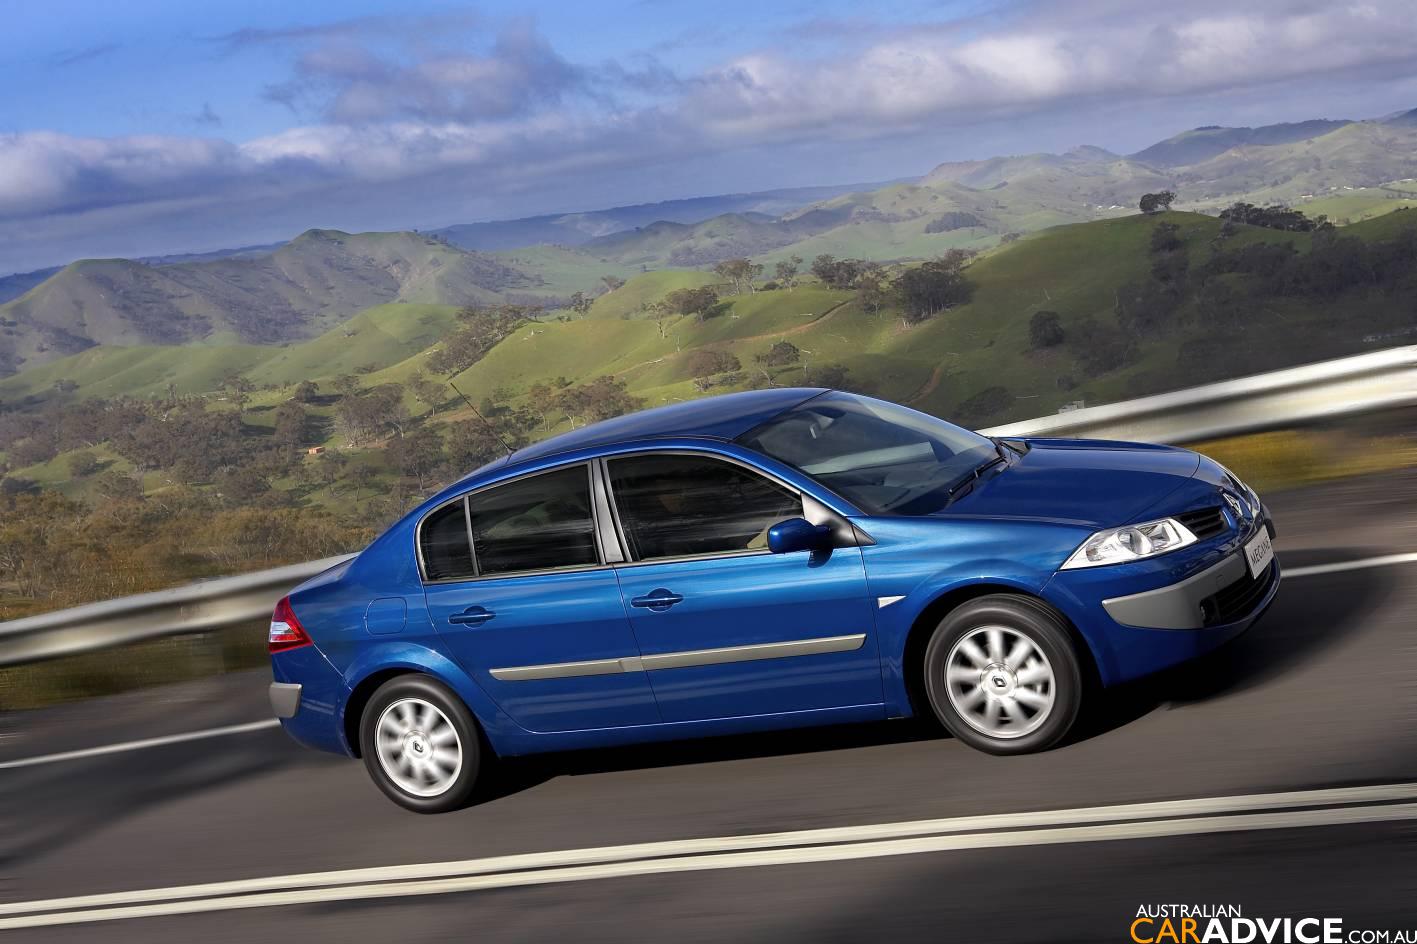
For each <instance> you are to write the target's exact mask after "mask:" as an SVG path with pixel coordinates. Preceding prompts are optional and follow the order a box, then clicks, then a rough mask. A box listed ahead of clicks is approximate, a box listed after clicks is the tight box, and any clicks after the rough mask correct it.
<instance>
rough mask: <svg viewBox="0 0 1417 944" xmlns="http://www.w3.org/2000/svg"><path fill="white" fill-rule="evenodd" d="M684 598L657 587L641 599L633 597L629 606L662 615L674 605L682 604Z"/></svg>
mask: <svg viewBox="0 0 1417 944" xmlns="http://www.w3.org/2000/svg"><path fill="white" fill-rule="evenodd" d="M683 602H684V598H683V597H682V596H681V595H679V594H677V593H674V592H673V591H671V590H665V589H664V588H663V587H658V588H656V589H654V590H651V591H650V592H649V593H646V594H645V595H644V596H642V597H635V598H634V599H633V600H631V601H630V605H631V606H638V607H640V608H641V609H647V610H654V611H655V612H656V613H663V612H664V611H665V610H667V609H669V608H670V607H671V606H673V605H674V604H676V603H683Z"/></svg>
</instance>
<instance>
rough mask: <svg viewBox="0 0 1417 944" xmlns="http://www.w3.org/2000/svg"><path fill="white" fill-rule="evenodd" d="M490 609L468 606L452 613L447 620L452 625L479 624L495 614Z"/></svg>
mask: <svg viewBox="0 0 1417 944" xmlns="http://www.w3.org/2000/svg"><path fill="white" fill-rule="evenodd" d="M496 615H497V614H496V613H493V612H492V611H491V610H489V609H487V608H486V607H483V606H470V607H468V608H467V609H465V610H463V611H462V612H461V613H454V614H453V615H452V616H449V617H448V622H449V623H452V624H453V625H454V626H481V625H482V624H483V623H485V622H487V621H488V620H490V619H491V618H492V617H494V616H496Z"/></svg>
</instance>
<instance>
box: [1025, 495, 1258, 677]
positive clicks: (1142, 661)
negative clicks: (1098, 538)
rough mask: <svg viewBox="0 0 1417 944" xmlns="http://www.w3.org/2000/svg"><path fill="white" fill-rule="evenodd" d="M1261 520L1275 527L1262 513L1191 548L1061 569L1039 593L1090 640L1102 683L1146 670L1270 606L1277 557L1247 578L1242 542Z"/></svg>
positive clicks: (1221, 640) (1178, 659) (1224, 637)
mask: <svg viewBox="0 0 1417 944" xmlns="http://www.w3.org/2000/svg"><path fill="white" fill-rule="evenodd" d="M1259 527H1267V528H1268V529H1269V530H1270V533H1271V534H1273V526H1272V525H1271V524H1270V523H1269V522H1268V521H1267V520H1266V521H1264V523H1263V524H1259V523H1258V522H1257V523H1256V524H1255V525H1253V526H1252V527H1251V529H1249V530H1247V531H1246V532H1244V533H1243V534H1235V535H1233V536H1232V537H1231V538H1230V539H1228V540H1226V541H1224V542H1222V543H1220V544H1218V545H1211V546H1210V547H1207V548H1203V549H1198V550H1197V551H1196V553H1195V554H1193V555H1187V554H1186V553H1185V552H1184V551H1183V552H1177V553H1176V554H1173V555H1165V556H1164V557H1159V558H1157V559H1156V560H1155V561H1154V562H1138V563H1136V564H1121V565H1117V566H1116V567H1099V568H1089V569H1085V570H1075V571H1060V572H1059V573H1058V574H1057V575H1055V577H1054V579H1053V580H1051V581H1050V582H1049V584H1048V587H1047V589H1046V590H1045V594H1044V595H1045V596H1046V597H1048V598H1049V599H1050V601H1051V602H1053V603H1054V604H1055V605H1056V606H1058V607H1059V609H1061V610H1062V611H1063V612H1064V614H1065V615H1067V616H1068V618H1069V619H1070V620H1072V622H1073V625H1074V626H1076V627H1077V629H1078V631H1079V632H1080V633H1081V634H1082V636H1083V637H1084V639H1085V640H1086V641H1087V644H1088V646H1089V648H1090V649H1091V650H1092V653H1093V655H1094V657H1095V661H1096V663H1097V667H1098V674H1099V675H1100V676H1101V681H1102V683H1103V684H1104V685H1115V684H1118V683H1121V682H1126V681H1130V680H1132V679H1135V678H1140V677H1142V676H1145V675H1150V674H1152V673H1154V672H1158V671H1161V670H1162V669H1166V668H1169V667H1171V666H1174V665H1178V664H1180V663H1182V662H1186V661H1188V660H1190V659H1194V658H1196V657H1198V656H1201V655H1204V654H1205V653H1207V652H1210V651H1211V650H1213V649H1215V648H1217V647H1219V646H1221V645H1223V644H1225V643H1226V642H1229V641H1230V640H1232V639H1234V638H1235V637H1236V636H1239V635H1240V634H1241V633H1243V632H1245V631H1246V630H1247V629H1249V628H1250V627H1251V626H1253V625H1254V623H1255V622H1256V621H1257V620H1258V619H1259V618H1260V617H1261V616H1262V615H1263V614H1264V612H1265V610H1267V609H1268V608H1269V606H1270V604H1271V603H1272V602H1273V601H1274V598H1275V596H1276V595H1277V594H1278V592H1279V584H1280V566H1279V561H1278V559H1275V560H1274V561H1273V562H1272V563H1271V564H1270V566H1269V569H1268V571H1267V572H1266V573H1264V574H1261V575H1260V576H1259V577H1258V578H1254V579H1252V578H1251V577H1250V576H1249V572H1248V567H1247V565H1246V563H1245V558H1244V550H1243V547H1244V542H1245V541H1246V540H1248V539H1249V538H1251V537H1253V536H1254V534H1256V533H1258V528H1259ZM1168 558H1169V560H1168Z"/></svg>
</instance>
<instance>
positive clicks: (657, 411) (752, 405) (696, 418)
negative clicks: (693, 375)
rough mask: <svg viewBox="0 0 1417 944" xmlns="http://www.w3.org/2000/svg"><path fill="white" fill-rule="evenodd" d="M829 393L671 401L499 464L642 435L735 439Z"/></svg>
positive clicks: (792, 390)
mask: <svg viewBox="0 0 1417 944" xmlns="http://www.w3.org/2000/svg"><path fill="white" fill-rule="evenodd" d="M826 392H827V391H826V389H825V388H822V387H778V388H772V389H769V390H748V391H744V392H743V393H728V394H723V395H721V396H717V397H705V398H704V399H702V400H685V401H683V402H681V403H671V404H669V405H668V406H658V407H654V408H652V409H649V410H640V411H639V412H638V413H627V414H625V415H624V416H617V417H614V418H613V419H608V420H602V421H601V422H599V423H592V424H591V425H589V426H583V427H581V428H580V429H573V430H571V431H570V432H567V433H561V434H560V435H559V436H552V437H551V438H550V439H543V440H542V441H541V442H537V443H532V444H531V445H530V446H526V447H524V448H522V449H518V450H517V451H516V452H514V453H512V454H511V456H509V457H508V458H507V460H506V462H505V463H502V464H500V465H501V466H502V467H503V468H505V467H507V466H513V465H521V464H522V463H524V462H530V461H533V460H536V459H541V458H545V457H546V456H554V455H559V454H561V453H564V452H574V451H576V450H578V449H585V448H588V447H591V446H611V445H615V444H617V443H624V442H634V441H637V440H641V439H666V438H671V437H673V438H680V439H684V438H688V439H720V440H730V439H735V438H737V437H738V436H741V435H742V434H744V433H746V432H748V430H750V429H752V428H753V427H755V426H757V425H759V424H761V423H766V422H767V421H768V420H770V419H772V418H773V417H774V416H777V415H778V414H779V413H781V412H783V411H784V410H789V409H791V408H792V407H794V406H797V405H798V404H799V403H803V402H805V401H807V400H810V399H812V398H813V397H815V396H818V395H820V394H823V393H826Z"/></svg>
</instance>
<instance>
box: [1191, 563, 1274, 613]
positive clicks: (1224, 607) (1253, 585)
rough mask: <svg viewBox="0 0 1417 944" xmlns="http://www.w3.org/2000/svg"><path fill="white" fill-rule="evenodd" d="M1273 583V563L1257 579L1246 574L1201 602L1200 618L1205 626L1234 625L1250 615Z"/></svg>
mask: <svg viewBox="0 0 1417 944" xmlns="http://www.w3.org/2000/svg"><path fill="white" fill-rule="evenodd" d="M1273 583H1274V562H1273V561H1270V564H1269V566H1268V567H1266V568H1265V571H1264V573H1262V574H1260V575H1259V576H1258V577H1251V576H1249V575H1248V574H1247V575H1245V576H1244V577H1242V578H1240V579H1239V580H1237V581H1235V582H1234V583H1232V584H1231V585H1230V586H1228V587H1226V588H1225V589H1223V590H1221V591H1220V592H1219V593H1217V594H1215V595H1214V596H1209V597H1206V598H1205V599H1204V600H1202V601H1201V617H1202V618H1203V620H1204V622H1205V625H1207V626H1220V625H1224V624H1225V623H1234V622H1236V621H1237V620H1242V619H1244V618H1245V617H1246V616H1249V615H1250V611H1252V610H1253V609H1254V608H1255V607H1256V606H1258V605H1259V602H1260V601H1261V600H1263V599H1264V596H1265V594H1266V593H1268V592H1269V588H1270V585H1271V584H1273Z"/></svg>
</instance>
